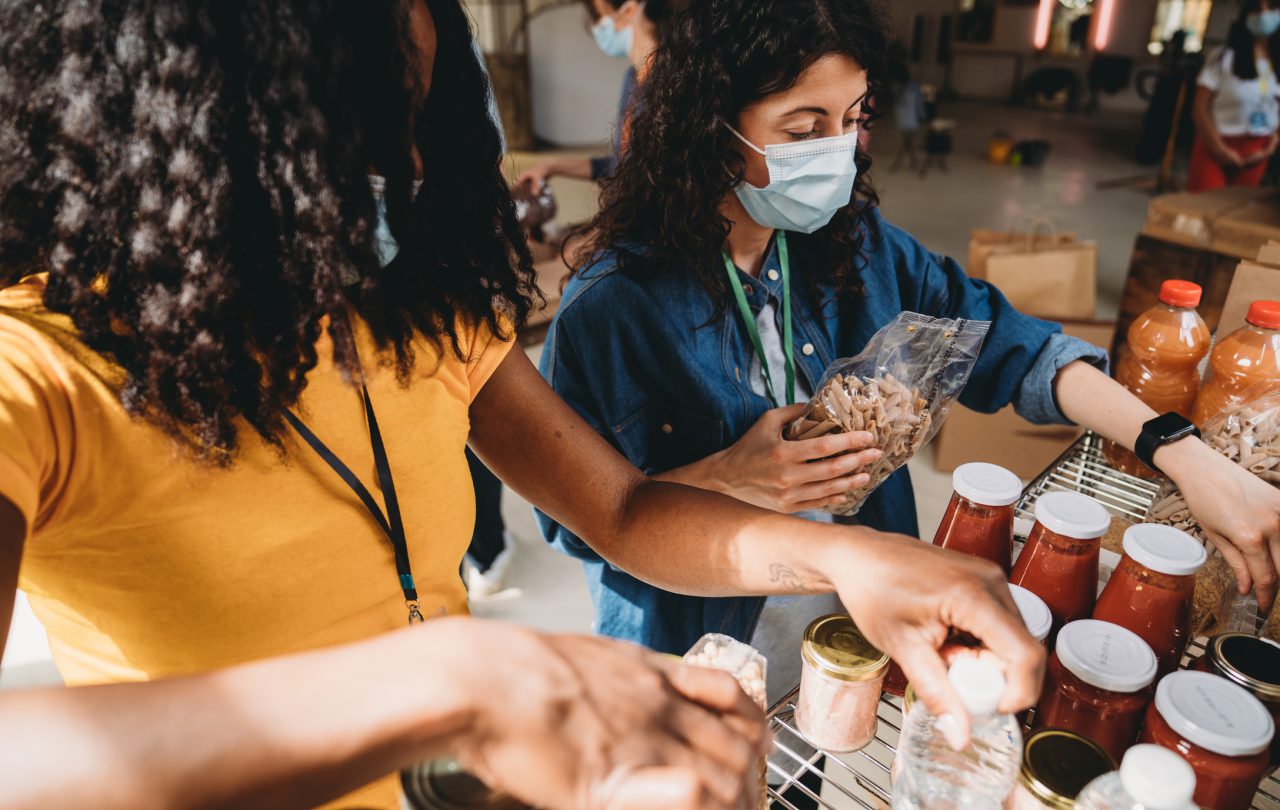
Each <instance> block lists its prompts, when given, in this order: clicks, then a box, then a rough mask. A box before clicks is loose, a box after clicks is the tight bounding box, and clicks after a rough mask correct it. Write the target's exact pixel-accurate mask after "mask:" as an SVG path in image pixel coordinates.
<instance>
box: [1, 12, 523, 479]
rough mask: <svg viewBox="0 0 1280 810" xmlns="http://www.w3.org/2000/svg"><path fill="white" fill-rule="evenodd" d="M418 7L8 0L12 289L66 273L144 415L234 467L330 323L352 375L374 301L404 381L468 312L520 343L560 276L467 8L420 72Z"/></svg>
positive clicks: (447, 26)
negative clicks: (531, 213) (376, 187)
mask: <svg viewBox="0 0 1280 810" xmlns="http://www.w3.org/2000/svg"><path fill="white" fill-rule="evenodd" d="M414 1H415V0H362V2H358V3H356V2H350V0H225V2H216V3H208V2H202V0H41V2H39V3H28V2H22V0H0V285H8V284H11V283H13V282H14V281H15V280H16V279H18V278H19V277H21V276H22V275H25V274H28V273H32V272H39V271H45V270H47V271H48V273H49V281H48V288H47V293H46V295H45V303H46V305H47V306H48V308H49V309H50V310H52V311H54V312H59V313H65V314H66V315H69V316H70V317H71V319H72V321H74V323H75V325H76V327H77V328H78V330H79V332H80V334H81V336H82V338H83V340H84V342H85V343H86V344H87V345H88V346H89V347H91V348H92V349H94V350H96V351H98V352H100V353H102V354H104V355H107V356H109V357H110V358H112V359H113V360H114V361H115V362H116V363H118V364H119V365H120V366H121V367H122V368H123V369H124V371H125V372H126V375H127V376H126V381H125V383H124V386H123V389H122V391H121V394H120V396H121V399H122V401H123V404H124V405H125V407H126V408H128V410H129V411H130V412H132V413H134V414H137V415H141V416H145V417H146V418H148V419H151V420H153V421H154V422H155V423H156V424H158V425H160V426H161V427H163V428H164V429H166V430H168V431H170V432H171V433H173V434H175V435H177V436H180V437H182V438H183V439H185V440H187V441H189V442H190V443H192V444H193V445H194V446H195V447H196V448H198V449H199V451H200V452H201V453H202V454H203V455H205V456H212V457H215V458H217V459H220V460H226V459H229V458H230V457H231V456H232V454H233V453H234V451H235V449H236V448H237V440H238V435H237V434H238V431H237V427H238V425H241V424H242V423H240V422H239V420H240V419H241V418H242V417H243V419H244V420H245V421H246V422H247V423H248V424H249V425H250V426H252V429H253V430H254V431H256V432H257V433H258V434H260V435H261V436H262V437H263V438H264V439H266V440H267V441H268V442H271V443H273V444H276V445H277V446H279V436H280V433H281V430H282V427H283V423H282V419H281V413H282V411H283V410H284V409H286V408H289V407H291V406H293V405H294V404H295V403H296V402H297V400H298V397H299V395H300V394H301V392H302V390H303V388H304V387H305V385H306V378H307V374H308V372H310V371H311V370H312V369H313V368H314V367H315V366H316V363H317V351H316V344H317V340H318V339H319V337H320V334H321V330H322V328H324V327H323V324H324V323H325V322H326V320H327V321H328V324H329V325H328V330H329V334H330V335H331V337H332V338H333V342H334V345H335V357H336V361H337V363H338V365H339V366H340V368H341V369H342V370H343V371H344V373H345V374H346V375H347V376H348V377H349V378H351V379H354V378H355V377H356V376H358V362H359V361H358V358H357V357H356V356H355V350H354V342H353V339H352V334H351V327H350V325H349V324H350V320H349V318H348V315H349V314H351V313H354V314H355V315H356V316H357V317H358V318H360V319H362V320H363V321H364V322H365V323H367V324H368V326H369V328H370V330H371V332H372V334H373V336H374V338H375V340H376V341H377V343H378V345H379V347H380V353H379V355H380V356H379V358H378V360H379V361H380V362H384V363H386V364H393V365H394V366H395V367H396V369H397V373H398V375H399V376H400V378H401V380H402V381H405V380H407V379H408V376H409V372H410V370H411V369H412V368H413V365H414V362H415V353H414V351H413V345H414V341H415V340H421V338H423V337H424V336H425V338H426V339H427V341H428V342H429V343H434V344H435V349H437V350H438V351H435V352H432V355H433V356H434V357H439V356H440V354H442V353H443V352H447V351H452V352H454V353H458V354H459V355H460V354H461V346H460V343H459V338H458V332H457V330H456V328H455V322H457V321H459V320H461V321H462V322H466V323H472V324H475V325H479V324H481V323H482V322H483V323H487V324H488V325H489V327H490V328H492V329H493V330H495V332H497V333H498V334H499V335H500V336H503V337H509V334H508V333H509V331H510V330H512V329H514V328H517V327H519V326H520V325H521V324H522V323H523V322H524V320H525V319H526V317H527V315H528V314H529V311H530V308H531V306H532V305H533V302H534V301H535V299H536V297H537V290H536V287H535V286H534V284H533V272H532V262H531V259H530V257H529V253H528V250H527V248H526V246H525V243H524V240H523V238H522V236H521V234H520V231H519V228H518V226H517V224H516V220H515V210H514V206H513V204H512V202H511V197H510V194H509V191H508V188H507V184H506V182H505V180H504V179H503V176H502V173H501V171H500V158H501V155H500V147H499V136H498V132H497V129H496V127H495V126H494V124H493V123H492V121H491V120H490V117H489V112H488V97H489V92H490V90H489V85H488V80H487V78H486V76H485V74H484V71H483V69H482V66H481V64H480V61H479V59H478V58H477V56H476V53H475V52H474V50H473V47H472V38H471V30H470V24H469V22H468V18H467V17H466V15H465V13H464V11H463V9H462V7H461V5H460V2H459V0H426V6H427V8H428V9H429V11H430V13H431V17H432V18H433V20H434V24H435V28H436V33H437V42H438V46H437V47H438V49H437V52H436V54H435V59H434V62H433V63H432V65H429V66H428V65H424V64H421V55H420V53H419V50H418V48H417V46H416V45H415V44H414V40H413V39H412V35H411V31H410V25H411V20H412V15H411V11H412V3H413V2H414ZM421 1H422V0H417V2H421ZM420 19H425V17H420ZM424 68H428V69H430V70H431V76H432V78H431V84H430V88H429V92H428V88H427V86H426V82H425V79H424ZM415 146H416V148H417V151H418V153H419V154H420V155H421V157H422V161H423V164H424V172H425V180H424V183H423V186H422V189H421V192H420V193H418V195H417V196H416V197H415V196H414V193H413V181H414V176H415V172H416V170H415V166H414V163H413V160H412V155H413V148H414V147H415ZM370 171H375V172H377V173H378V174H381V175H383V176H384V177H385V178H386V181H387V182H386V197H387V208H388V219H389V221H390V225H391V230H392V233H393V234H394V236H395V237H396V239H397V240H398V242H399V243H400V247H401V250H400V255H399V257H398V258H397V259H396V261H394V262H393V263H392V264H391V265H389V266H388V267H387V268H385V269H383V268H381V267H380V266H379V262H378V259H377V254H376V252H375V250H374V246H373V245H374V242H373V233H374V230H375V227H376V222H377V214H376V207H375V200H374V197H373V194H372V191H371V188H370V181H369V173H370ZM419 345H421V344H420V343H419ZM373 359H374V358H365V360H366V361H369V360H373Z"/></svg>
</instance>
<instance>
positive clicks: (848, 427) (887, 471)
mask: <svg viewBox="0 0 1280 810" xmlns="http://www.w3.org/2000/svg"><path fill="white" fill-rule="evenodd" d="M990 327H991V324H990V322H988V321H969V320H948V319H945V318H931V317H928V316H926V315H920V314H917V313H914V312H904V313H901V314H900V315H898V317H897V318H895V319H894V321H893V322H892V323H890V324H889V325H888V326H886V327H884V328H883V329H881V330H880V331H879V332H877V333H876V334H875V335H874V336H873V337H872V338H871V340H870V341H869V342H868V343H867V347H866V348H865V349H863V351H862V352H861V353H860V354H859V355H857V356H856V357H852V358H847V359H842V360H837V361H836V362H834V363H832V364H831V366H830V367H829V368H828V369H827V372H826V374H824V375H823V377H822V382H821V384H820V385H819V386H818V390H817V393H815V394H814V396H813V399H812V400H810V402H809V407H808V409H807V410H806V411H805V413H804V415H803V416H801V417H800V418H799V419H797V420H796V421H795V422H793V423H792V424H791V425H790V427H789V428H788V430H787V434H786V435H787V438H788V439H793V440H803V439H814V438H817V437H819V436H825V435H829V434H839V433H853V432H857V431H867V432H869V433H870V434H871V436H872V446H874V447H877V448H879V449H880V450H881V451H883V453H884V455H883V456H882V457H881V459H880V460H879V461H877V462H876V463H875V464H873V465H871V466H870V467H869V468H868V469H867V470H866V472H867V473H868V474H870V476H871V480H870V482H868V483H867V484H866V485H865V486H863V487H859V488H858V489H855V490H851V491H850V492H849V493H848V495H847V497H846V498H845V500H844V501H843V502H841V503H840V504H838V505H836V506H834V507H828V508H827V509H826V510H825V511H827V512H830V513H832V514H836V515H853V514H856V513H857V512H858V510H859V509H861V508H862V504H863V503H864V502H865V501H866V499H867V496H868V495H870V494H871V493H872V492H873V491H874V490H875V489H876V487H878V486H880V484H882V483H884V481H885V479H887V478H888V477H889V476H890V475H892V474H893V473H894V472H896V471H897V470H898V469H899V468H900V467H902V465H904V464H906V463H907V461H909V460H910V459H911V457H912V456H914V455H915V454H916V452H917V451H919V450H920V448H921V447H923V446H924V445H925V444H926V443H928V441H929V440H930V439H932V438H933V437H934V435H936V434H937V432H938V428H940V427H941V426H942V423H943V421H945V420H946V418H947V415H948V413H950V411H951V406H952V404H953V403H954V402H955V401H956V399H957V398H958V397H959V396H960V393H961V392H962V391H964V387H965V385H966V384H967V383H968V382H969V375H970V374H971V373H972V371H973V366H974V364H975V363H976V362H977V360H978V353H979V352H980V351H981V350H982V342H983V340H984V339H985V338H986V335H987V330H988V329H990Z"/></svg>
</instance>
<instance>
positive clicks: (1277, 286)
mask: <svg viewBox="0 0 1280 810" xmlns="http://www.w3.org/2000/svg"><path fill="white" fill-rule="evenodd" d="M1268 255H1270V254H1269V253H1268V251H1267V250H1266V249H1264V250H1263V251H1262V253H1261V254H1260V257H1263V256H1268ZM1278 257H1280V256H1278ZM1254 301H1280V268H1278V267H1274V266H1270V265H1267V264H1262V263H1260V262H1240V266H1239V267H1237V268H1236V274H1235V277H1234V278H1233V279H1232V280H1231V290H1230V291H1229V292H1228V293H1227V301H1226V303H1225V304H1223V305H1222V318H1221V320H1219V321H1218V332H1217V337H1218V338H1219V339H1221V338H1224V337H1226V336H1227V335H1229V334H1231V333H1232V332H1234V331H1236V330H1237V329H1239V328H1240V327H1242V326H1244V319H1245V316H1246V315H1247V314H1248V312H1249V307H1250V305H1252V304H1253V302H1254Z"/></svg>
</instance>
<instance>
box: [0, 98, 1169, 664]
mask: <svg viewBox="0 0 1280 810" xmlns="http://www.w3.org/2000/svg"><path fill="white" fill-rule="evenodd" d="M945 114H946V116H947V117H949V118H954V119H956V120H958V121H960V122H961V123H960V125H959V127H958V128H957V130H956V146H957V149H956V154H955V155H954V156H953V157H952V158H951V159H950V161H949V163H950V171H949V172H947V173H935V174H930V175H929V176H928V177H927V178H926V179H921V178H920V177H918V176H916V175H915V174H913V173H910V172H905V171H904V172H901V173H898V174H890V173H888V171H887V169H888V165H889V163H890V162H891V161H892V159H893V157H894V154H895V153H896V151H897V145H898V138H897V136H896V135H895V134H894V133H893V132H892V130H891V129H890V128H888V127H883V128H881V129H879V130H877V132H876V134H875V136H874V138H873V140H872V146H871V149H872V154H873V156H874V158H875V159H876V169H875V176H876V183H877V186H878V187H879V188H880V190H881V195H882V199H883V208H884V211H885V215H886V217H887V218H888V219H889V220H890V221H892V222H894V223H896V224H898V225H900V226H902V227H904V228H905V229H906V230H908V231H909V232H911V233H913V234H915V235H916V236H917V237H918V238H920V240H921V241H922V242H923V243H924V244H925V245H927V246H928V247H929V248H930V249H932V250H934V251H936V252H941V253H947V254H950V255H953V256H956V257H958V258H960V259H961V260H963V258H964V257H965V255H966V253H967V245H968V233H969V230H970V229H972V228H1007V227H1011V226H1016V225H1018V224H1019V223H1024V222H1029V221H1030V220H1031V219H1033V218H1036V217H1048V218H1049V219H1051V220H1052V221H1053V222H1054V223H1055V224H1056V226H1057V227H1059V228H1061V229H1064V230H1072V231H1075V232H1076V233H1078V234H1079V235H1080V236H1081V237H1084V238H1090V239H1096V240H1097V241H1098V242H1099V246H1100V253H1099V260H1100V267H1099V294H1100V310H1101V312H1100V314H1102V315H1104V316H1112V315H1114V313H1115V311H1116V308H1117V303H1118V299H1119V291H1120V288H1121V285H1122V283H1123V279H1124V273H1125V269H1126V268H1127V265H1128V258H1129V252H1130V249H1131V246H1132V243H1133V239H1134V237H1135V235H1136V234H1137V233H1138V231H1139V229H1140V227H1141V223H1142V221H1143V217H1144V214H1145V209H1146V204H1147V201H1148V199H1149V197H1148V195H1146V194H1145V193H1142V192H1138V191H1134V190H1118V191H1106V192H1099V191H1097V190H1095V188H1094V186H1095V183H1097V182H1098V181H1101V180H1109V179H1114V178H1117V177H1125V176H1130V175H1134V174H1139V173H1141V171H1142V170H1141V169H1140V168H1139V167H1137V166H1136V165H1134V164H1133V163H1132V162H1131V160H1130V159H1129V154H1130V152H1131V151H1132V150H1131V145H1132V143H1133V142H1134V141H1135V140H1136V137H1137V132H1138V125H1139V122H1138V118H1137V117H1136V116H1133V115H1127V114H1102V115H1097V116H1090V117H1086V116H1069V115H1065V114H1054V113H1037V112H1030V111H1025V110H1010V109H1008V108H1005V107H1002V106H996V105H981V104H954V105H950V106H948V107H947V108H946V109H945ZM997 129H1005V130H1009V131H1010V132H1012V133H1013V134H1014V135H1015V137H1018V138H1045V139H1047V140H1049V141H1051V142H1052V143H1053V145H1054V153H1053V155H1052V156H1051V158H1050V161H1049V164H1048V165H1047V166H1046V167H1045V168H1043V169H1038V170H1037V169H1015V168H1011V167H1004V166H993V165H991V164H989V163H987V162H986V161H985V159H984V157H983V155H984V151H985V144H986V139H987V138H988V137H989V136H990V134H991V133H992V132H994V131H995V130H997ZM535 159H537V156H534V155H528V154H525V155H514V156H513V157H512V159H511V161H510V165H511V167H512V170H513V172H514V171H516V170H518V169H519V168H521V167H523V166H526V165H528V164H529V163H530V162H531V161H532V160H535ZM554 187H555V190H556V193H557V198H558V200H559V203H560V207H561V211H562V217H563V218H564V219H566V220H569V221H581V220H583V219H585V218H587V217H588V216H590V214H591V212H592V210H593V209H594V206H595V192H594V187H593V186H592V185H591V184H589V183H584V182H579V181H573V180H556V181H555V182H554ZM533 353H534V354H535V357H536V354H537V348H535V349H534V350H533ZM911 469H912V474H913V476H914V477H915V480H916V491H917V496H918V509H919V513H920V525H921V528H922V530H923V531H924V533H925V534H926V536H932V533H933V530H934V528H935V527H936V526H937V524H938V522H939V521H940V520H941V516H942V511H943V509H944V508H945V505H946V500H947V498H948V497H949V495H950V491H951V490H950V480H949V476H944V475H940V474H938V473H936V472H934V471H933V470H932V467H931V464H930V459H929V456H928V452H927V451H926V452H925V454H924V455H922V457H920V458H918V459H916V460H915V461H914V462H913V463H912V465H911ZM503 513H504V515H505V516H506V518H507V521H508V525H509V527H510V529H511V532H512V533H513V534H514V535H515V537H516V538H517V540H518V542H519V552H518V558H517V560H516V564H515V567H514V570H513V571H512V573H511V576H510V578H509V583H508V584H509V586H510V588H509V590H508V591H506V592H505V593H503V594H500V595H499V596H498V597H497V598H495V599H492V600H489V601H487V602H485V603H484V604H481V605H477V606H476V609H475V612H476V613H477V614H478V615H481V616H486V617H490V618H495V619H506V620H511V621H516V622H522V623H527V624H531V625H534V626H537V627H541V628H545V629H547V630H554V631H577V632H587V631H589V629H590V626H591V616H592V610H591V605H590V601H589V600H588V598H587V594H586V588H585V585H584V583H583V577H582V572H581V568H580V567H579V565H578V564H577V563H576V562H574V561H572V560H569V559H567V558H564V557H561V556H559V555H557V554H555V553H554V552H551V551H550V550H548V549H547V548H546V546H545V545H544V544H543V542H542V540H541V539H540V537H539V536H538V532H537V530H536V527H535V525H534V523H533V520H532V516H531V513H530V510H529V507H528V505H527V504H525V503H524V502H522V501H521V500H520V499H519V498H518V497H517V496H515V495H514V494H512V493H510V492H508V493H506V496H505V501H504V505H503ZM4 667H5V669H4V670H3V673H2V676H0V687H9V688H13V687H17V686H25V685H30V684H34V683H48V682H55V683H56V682H57V681H56V673H54V672H53V670H52V668H51V667H50V665H49V658H48V649H47V645H46V643H45V641H44V638H43V633H42V631H41V629H40V627H39V625H38V623H36V622H35V620H34V618H33V617H31V616H30V614H29V613H28V612H24V611H22V610H20V611H19V615H18V618H17V620H16V621H15V625H14V628H13V630H12V632H11V634H10V639H9V644H8V649H7V651H6V655H5V658H4Z"/></svg>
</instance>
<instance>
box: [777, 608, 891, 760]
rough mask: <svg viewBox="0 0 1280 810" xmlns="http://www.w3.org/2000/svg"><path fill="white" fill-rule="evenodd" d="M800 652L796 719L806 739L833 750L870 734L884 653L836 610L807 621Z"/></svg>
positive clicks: (860, 743) (846, 748) (853, 746)
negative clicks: (811, 621) (800, 663)
mask: <svg viewBox="0 0 1280 810" xmlns="http://www.w3.org/2000/svg"><path fill="white" fill-rule="evenodd" d="M801 657H802V659H803V660H804V669H803V670H802V672H801V675H800V695H799V700H798V701H797V704H796V725H797V726H798V727H799V729H800V733H801V734H802V735H804V737H805V739H806V740H808V741H809V742H810V743H811V744H812V745H813V746H814V747H816V748H820V749H822V750H824V751H828V752H831V753H836V754H843V753H848V752H850V751H857V750H858V749H860V748H863V747H864V746H866V745H867V744H868V743H870V742H871V741H872V740H873V739H875V736H876V719H877V712H878V710H879V707H880V687H881V685H882V684H883V682H884V676H885V672H886V670H887V669H888V667H889V656H888V655H886V654H885V653H884V652H882V651H880V650H879V649H877V648H876V647H875V646H874V645H873V644H872V643H871V642H869V641H867V639H866V637H865V636H864V635H862V632H861V631H860V630H858V627H857V625H856V624H854V622H853V619H852V618H850V617H849V616H847V615H843V614H838V615H834V616H824V617H823V618H820V619H816V620H815V621H814V622H813V623H812V624H810V625H809V628H808V629H807V630H805V634H804V643H803V644H802V645H801Z"/></svg>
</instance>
